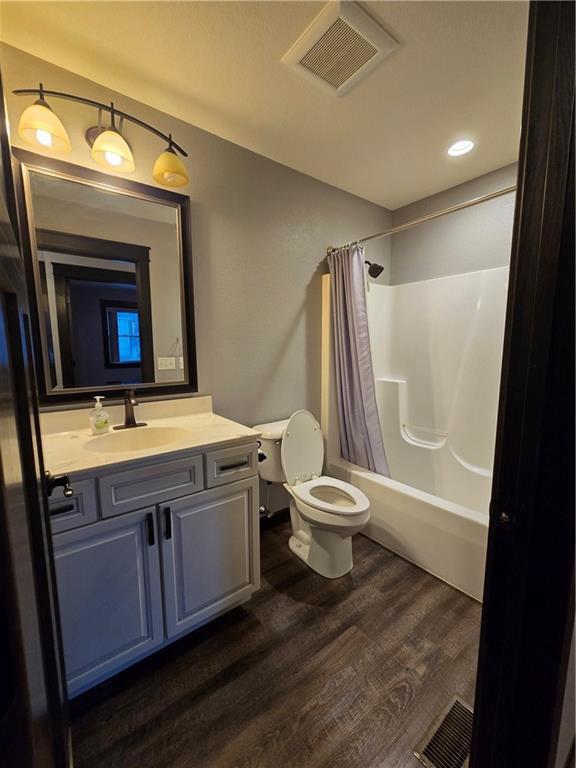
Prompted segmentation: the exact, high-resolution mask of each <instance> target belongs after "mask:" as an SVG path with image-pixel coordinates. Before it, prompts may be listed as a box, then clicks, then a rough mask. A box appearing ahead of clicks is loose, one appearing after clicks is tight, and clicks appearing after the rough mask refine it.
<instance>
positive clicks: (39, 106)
mask: <svg viewBox="0 0 576 768" xmlns="http://www.w3.org/2000/svg"><path fill="white" fill-rule="evenodd" d="M37 93H38V96H39V98H38V99H37V100H36V101H35V102H34V104H31V105H30V106H29V107H26V109H25V110H24V112H22V115H21V116H20V121H19V123H18V135H19V136H20V138H21V139H23V140H24V141H26V142H27V143H28V144H33V145H35V146H40V147H42V149H43V150H48V151H52V152H58V153H59V152H70V150H71V149H72V145H71V144H70V139H69V138H68V134H67V133H66V128H64V126H63V125H62V121H61V120H60V118H59V117H58V115H56V114H54V112H53V111H52V109H51V108H50V106H49V104H48V103H47V101H46V99H45V98H44V88H43V86H42V83H40V88H39V89H38V91H37Z"/></svg>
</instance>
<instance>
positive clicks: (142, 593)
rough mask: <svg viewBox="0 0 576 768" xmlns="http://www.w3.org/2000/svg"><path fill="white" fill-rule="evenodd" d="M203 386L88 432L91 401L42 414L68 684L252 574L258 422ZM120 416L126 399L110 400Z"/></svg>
mask: <svg viewBox="0 0 576 768" xmlns="http://www.w3.org/2000/svg"><path fill="white" fill-rule="evenodd" d="M211 405H212V402H211V399H210V398H209V397H205V398H191V399H183V400H172V401H162V402H154V403H152V402H150V403H145V404H142V405H141V406H138V411H137V414H136V415H137V419H138V421H145V422H147V426H143V427H135V428H132V429H126V430H119V431H111V432H109V433H107V434H104V435H97V436H93V435H92V434H91V433H90V431H89V429H88V428H87V424H88V414H89V409H85V410H84V409H83V410H80V411H67V412H66V411H65V412H58V413H48V414H43V416H42V426H43V428H44V433H43V436H42V442H43V445H44V457H45V465H46V468H47V469H48V470H50V471H51V472H52V473H53V474H60V473H64V474H69V475H70V480H71V487H72V495H66V496H65V495H64V494H63V489H62V488H61V487H58V488H56V489H55V492H54V493H53V495H52V496H51V497H50V499H49V509H50V522H51V527H52V534H53V536H52V541H53V547H54V562H55V569H56V577H57V582H58V601H59V606H60V618H61V625H62V638H63V646H64V659H65V667H66V680H67V685H68V693H69V695H70V696H75V695H77V694H79V693H81V692H82V691H85V690H87V689H88V688H90V687H91V686H93V685H96V684H98V683H100V682H102V681H103V680H105V679H106V678H108V677H110V676H112V675H114V674H116V673H117V672H119V671H121V670H122V669H125V668H126V667H128V666H130V665H131V664H133V663H134V662H136V661H138V660H139V659H142V658H144V657H145V656H148V655H149V654H151V653H153V652H154V651H156V650H157V649H159V648H161V647H164V646H166V645H167V644H169V643H171V642H172V641H173V640H175V639H177V638H179V637H181V636H182V635H184V634H186V633H188V632H190V631H192V630H194V629H195V628H197V627H199V626H201V625H202V624H205V623H206V622H207V621H210V620H211V619H212V618H214V617H215V616H218V615H220V614H221V613H224V612H225V611H228V610H230V609H231V608H234V607H236V606H238V605H240V604H241V603H243V602H245V601H246V600H248V599H249V598H250V596H251V595H252V593H253V592H254V591H255V590H257V589H258V587H259V586H260V548H259V540H260V539H259V515H258V507H259V501H258V476H257V473H258V466H257V465H258V459H257V455H258V454H257V442H256V439H257V437H258V435H259V433H258V432H257V431H255V430H253V429H249V428H248V427H244V426H242V425H241V424H236V423H235V422H233V421H230V420H229V419H225V418H222V417H221V416H218V415H216V414H214V413H212V410H211ZM107 410H108V411H109V413H110V416H111V419H112V422H117V423H122V422H123V420H124V411H123V408H119V407H117V406H113V407H110V408H107Z"/></svg>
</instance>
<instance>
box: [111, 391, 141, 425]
mask: <svg viewBox="0 0 576 768" xmlns="http://www.w3.org/2000/svg"><path fill="white" fill-rule="evenodd" d="M135 405H138V400H136V397H135V396H134V390H133V389H127V390H126V392H125V393H124V424H119V425H118V426H117V427H114V429H133V428H134V427H145V426H147V425H146V424H145V423H144V422H142V421H140V422H137V421H136V419H135V418H134V406H135Z"/></svg>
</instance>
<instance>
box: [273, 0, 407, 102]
mask: <svg viewBox="0 0 576 768" xmlns="http://www.w3.org/2000/svg"><path fill="white" fill-rule="evenodd" d="M396 47H397V43H396V41H395V40H394V39H393V38H392V37H391V36H390V35H389V34H388V33H387V32H386V31H385V30H384V29H382V27H381V26H380V25H379V24H378V23H377V22H376V21H374V20H373V19H372V18H371V17H370V16H368V14H367V13H365V12H364V11H363V10H362V9H361V8H360V7H359V6H358V5H357V4H356V3H354V2H336V0H333V2H330V3H328V5H326V6H325V7H324V8H323V9H322V11H321V12H320V13H319V14H318V16H316V18H315V19H314V21H313V22H312V24H310V26H309V27H308V29H307V30H306V31H305V32H304V33H303V34H302V35H301V36H300V37H299V38H298V40H297V41H296V42H295V43H294V45H293V46H292V47H291V48H290V50H289V51H288V52H287V53H286V54H285V56H284V58H283V59H282V61H283V62H284V63H285V64H288V65H289V66H291V67H293V68H294V69H296V70H297V71H298V72H299V73H300V74H302V75H304V76H305V77H307V78H308V79H309V80H310V81H311V82H314V83H315V84H316V85H319V86H321V87H322V88H323V89H324V90H326V91H329V92H330V93H332V94H335V95H336V96H342V95H344V94H345V93H346V92H347V91H349V90H350V88H352V86H354V85H356V83H357V82H358V81H359V80H361V79H362V78H363V77H365V76H366V75H367V74H368V73H369V72H371V71H372V70H373V69H374V68H375V67H377V66H378V64H380V63H381V62H382V61H383V60H384V59H385V58H386V56H388V55H389V54H390V53H392V51H393V50H394V49H395V48H396Z"/></svg>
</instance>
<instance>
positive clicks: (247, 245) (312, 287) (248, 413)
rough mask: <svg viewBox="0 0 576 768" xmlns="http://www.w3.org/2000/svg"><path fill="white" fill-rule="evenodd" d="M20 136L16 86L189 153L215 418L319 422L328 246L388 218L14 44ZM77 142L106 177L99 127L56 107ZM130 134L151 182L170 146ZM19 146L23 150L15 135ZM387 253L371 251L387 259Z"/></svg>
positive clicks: (9, 72) (7, 53)
mask: <svg viewBox="0 0 576 768" xmlns="http://www.w3.org/2000/svg"><path fill="white" fill-rule="evenodd" d="M1 63H2V71H3V77H4V88H5V91H6V95H7V103H8V112H9V117H10V122H11V124H12V125H13V126H16V125H17V123H18V118H19V116H20V114H21V112H22V110H23V109H24V107H26V106H27V105H28V104H29V103H31V101H30V100H28V99H26V98H23V97H15V96H13V95H12V94H11V93H10V91H11V90H12V89H14V88H25V87H33V86H35V85H36V84H37V83H38V82H39V81H42V82H43V83H44V85H45V87H46V88H49V89H52V90H63V91H68V92H72V93H76V94H81V95H83V96H86V97H88V98H92V99H97V100H100V101H105V102H109V101H110V100H114V102H115V104H116V105H117V106H118V108H119V109H123V110H125V111H128V112H132V113H133V114H135V115H136V116H138V117H140V118H141V119H143V120H146V121H148V122H150V123H152V124H154V125H157V126H158V127H159V128H161V129H162V130H164V131H165V132H172V133H173V134H174V138H175V139H176V141H178V142H179V143H181V144H182V145H183V146H184V147H185V148H186V149H187V150H188V152H189V154H190V157H189V160H188V162H187V166H188V169H189V173H190V177H191V182H190V185H189V187H188V188H185V189H184V190H183V191H184V192H185V193H186V194H189V195H190V199H191V206H192V246H193V260H194V301H195V307H196V336H197V344H198V372H199V389H200V392H202V393H204V394H212V395H213V397H214V409H215V410H216V411H217V412H218V413H220V414H222V415H224V416H228V417H230V418H233V419H237V420H239V421H241V422H244V423H246V424H253V423H257V422H263V421H268V420H272V419H278V418H281V417H284V416H286V415H289V414H290V413H291V412H292V411H294V410H296V409H298V408H308V409H310V410H311V411H313V412H314V413H315V414H316V415H317V416H318V417H319V415H320V413H319V412H320V342H321V338H320V331H321V328H320V318H321V288H320V275H321V274H322V273H323V271H325V266H324V256H325V252H326V248H327V246H329V245H335V244H338V243H341V242H346V241H349V240H353V239H356V238H358V237H362V236H363V235H365V234H367V233H371V232H378V231H380V230H382V229H385V228H387V227H388V226H389V224H390V214H389V213H388V212H387V211H386V210H385V209H383V208H380V207H379V206H377V205H374V204H372V203H368V202H366V201H364V200H362V199H360V198H358V197H354V196H353V195H350V194H348V193H345V192H341V191H340V190H337V189H335V188H334V187H330V186H328V185H326V184H323V183H321V182H319V181H316V180H315V179H312V178H310V177H308V176H305V175H303V174H301V173H298V172H296V171H293V170H291V169H289V168H287V167H285V166H282V165H279V164H278V163H274V162H272V161H271V160H268V159H266V158H264V157H261V156H260V155H257V154H254V153H253V152H249V151H248V150H245V149H242V148H241V147H238V146H236V145H234V144H231V143H229V142H227V141H224V140H222V139H219V138H218V137H216V136H214V135H212V134H209V133H206V132H205V131H202V130H200V129H198V128H195V127H194V126H192V125H190V124H188V123H184V122H182V121H179V120H176V119H174V118H172V117H170V116H169V115H166V114H164V113H162V112H158V111H157V110H154V109H151V108H149V107H147V106H145V105H144V104H141V103H138V102H135V101H133V100H131V99H130V98H128V97H127V96H123V95H120V94H118V93H114V92H112V91H110V90H108V89H105V88H102V87H101V86H99V85H97V84H95V83H93V82H91V81H89V80H86V79H84V78H81V77H79V76H77V75H75V74H73V73H70V72H67V71H65V70H63V69H61V68H59V67H55V66H53V65H51V64H48V63H47V62H44V61H41V60H40V59H37V58H35V57H32V56H29V55H28V54H25V53H23V52H22V51H18V50H16V49H14V48H11V47H9V46H2V48H1ZM52 106H53V107H54V108H55V110H56V111H57V112H58V115H59V116H60V117H61V119H62V120H63V121H64V123H65V125H66V127H67V129H68V131H69V135H70V139H71V141H72V144H73V148H74V149H73V153H72V154H71V155H68V156H67V158H65V159H67V160H68V161H69V162H73V163H77V164H80V165H85V166H87V167H91V168H94V169H97V168H98V166H96V165H95V164H94V163H93V161H92V160H91V158H90V153H89V148H88V146H87V145H86V144H85V142H84V140H83V132H84V131H85V130H86V128H87V127H89V126H90V125H92V124H94V122H95V114H94V113H93V111H92V110H90V109H88V108H87V107H83V106H80V105H75V104H70V103H67V102H63V101H56V100H54V101H53V103H52ZM126 135H127V138H128V140H129V142H130V143H131V145H132V147H133V151H134V157H135V160H136V164H137V169H136V173H135V174H133V175H132V178H134V179H135V180H136V181H141V182H144V183H147V184H153V181H152V179H151V169H152V165H153V163H154V159H155V157H156V155H158V154H159V153H160V151H161V150H162V149H163V146H162V143H161V142H159V141H158V140H157V139H155V138H154V137H152V136H151V135H149V134H148V133H146V132H144V131H142V130H141V129H139V128H138V127H136V126H131V125H130V126H128V127H127V128H126ZM12 139H13V141H14V144H15V145H17V146H25V145H23V144H22V143H21V141H20V140H19V138H18V136H17V134H16V131H15V130H13V132H12ZM386 248H387V246H386V244H385V243H384V242H383V241H381V242H380V243H379V244H378V245H374V246H371V247H370V251H369V257H370V258H372V259H374V260H375V261H378V260H379V258H380V259H383V258H384V254H385V252H386Z"/></svg>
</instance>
